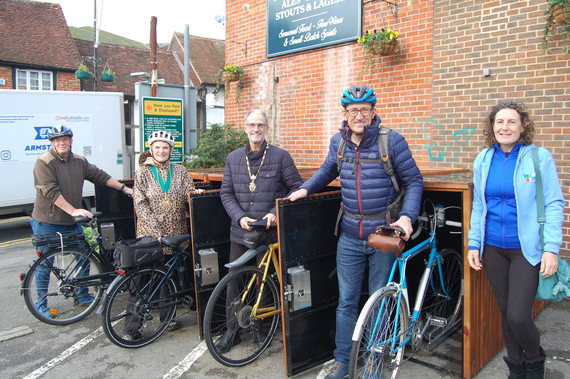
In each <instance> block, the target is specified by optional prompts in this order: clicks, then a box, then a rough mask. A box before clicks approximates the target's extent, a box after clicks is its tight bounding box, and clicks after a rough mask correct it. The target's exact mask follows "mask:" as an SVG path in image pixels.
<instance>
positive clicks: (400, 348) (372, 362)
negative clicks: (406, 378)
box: [349, 287, 408, 378]
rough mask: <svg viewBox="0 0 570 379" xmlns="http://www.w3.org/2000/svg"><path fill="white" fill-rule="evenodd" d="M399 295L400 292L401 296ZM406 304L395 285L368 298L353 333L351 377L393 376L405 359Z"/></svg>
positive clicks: (382, 289)
mask: <svg viewBox="0 0 570 379" xmlns="http://www.w3.org/2000/svg"><path fill="white" fill-rule="evenodd" d="M400 295H401V296H400ZM407 329H408V306H407V304H406V301H405V299H404V296H403V294H402V293H401V292H400V291H398V290H397V289H396V288H394V287H383V288H381V289H379V290H378V291H376V292H375V293H374V294H372V296H371V297H370V298H369V299H368V301H367V302H366V304H365V305H364V308H363V309H362V312H361V313H360V316H359V317H358V321H357V322H356V327H355V329H354V333H353V335H352V350H351V352H350V363H349V377H350V378H395V377H396V375H397V374H398V370H399V369H400V365H401V363H402V360H403V359H404V349H405V347H406V346H405V344H404V341H405V339H406V337H407V334H408V333H407Z"/></svg>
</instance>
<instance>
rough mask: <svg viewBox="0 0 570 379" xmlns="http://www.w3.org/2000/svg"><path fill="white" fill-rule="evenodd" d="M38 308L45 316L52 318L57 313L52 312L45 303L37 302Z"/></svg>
mask: <svg viewBox="0 0 570 379" xmlns="http://www.w3.org/2000/svg"><path fill="white" fill-rule="evenodd" d="M36 308H37V309H38V311H39V312H40V313H41V314H42V316H44V317H47V318H52V317H53V316H54V315H55V313H52V312H51V309H49V308H48V307H47V305H45V304H39V305H38V304H36Z"/></svg>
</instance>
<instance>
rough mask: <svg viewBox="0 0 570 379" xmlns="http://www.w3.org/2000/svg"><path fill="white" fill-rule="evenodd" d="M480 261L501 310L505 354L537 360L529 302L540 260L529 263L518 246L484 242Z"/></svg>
mask: <svg viewBox="0 0 570 379" xmlns="http://www.w3.org/2000/svg"><path fill="white" fill-rule="evenodd" d="M483 264H484V266H485V269H486V270H487V275H488V276H489V282H490V283H491V287H492V288H493V292H494V293H495V297H496V298H497V302H498V303H499V308H500V310H501V323H502V327H503V338H504V339H505V345H506V347H507V355H508V357H509V358H510V359H511V360H512V361H520V360H522V359H523V358H524V359H525V360H526V361H528V362H533V361H536V360H539V359H540V356H541V353H540V352H539V348H540V334H539V332H538V329H537V328H536V325H535V324H534V321H533V320H532V305H533V303H534V299H535V296H536V289H537V287H538V270H539V269H540V264H539V265H537V266H533V265H531V264H530V263H529V262H528V261H527V260H526V258H525V257H524V256H523V254H522V251H521V249H502V248H499V247H496V246H491V245H485V251H484V255H483Z"/></svg>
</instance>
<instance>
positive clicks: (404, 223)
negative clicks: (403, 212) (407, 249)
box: [390, 216, 414, 241]
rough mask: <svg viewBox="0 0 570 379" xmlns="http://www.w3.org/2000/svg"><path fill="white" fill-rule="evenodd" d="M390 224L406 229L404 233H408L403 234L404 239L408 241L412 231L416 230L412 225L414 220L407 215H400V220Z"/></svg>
mask: <svg viewBox="0 0 570 379" xmlns="http://www.w3.org/2000/svg"><path fill="white" fill-rule="evenodd" d="M390 225H391V226H399V227H400V228H402V229H403V230H404V233H406V234H405V235H403V236H402V239H403V240H404V241H407V240H408V239H410V236H411V235H412V232H413V231H414V228H413V227H412V222H411V221H410V219H409V218H408V217H406V216H402V217H400V218H399V219H398V221H396V222H393V223H391V224H390Z"/></svg>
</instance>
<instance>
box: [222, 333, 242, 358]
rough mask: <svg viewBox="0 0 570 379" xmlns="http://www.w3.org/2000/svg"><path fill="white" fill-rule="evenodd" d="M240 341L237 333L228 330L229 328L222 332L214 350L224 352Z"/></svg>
mask: <svg viewBox="0 0 570 379" xmlns="http://www.w3.org/2000/svg"><path fill="white" fill-rule="evenodd" d="M240 343H241V337H240V336H239V333H236V332H230V331H229V330H228V331H226V332H225V333H224V335H223V336H222V340H221V341H220V342H219V343H218V344H217V345H216V350H218V351H219V352H220V353H222V354H225V353H227V352H228V351H230V350H231V348H232V347H234V346H236V345H239V344H240Z"/></svg>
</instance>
